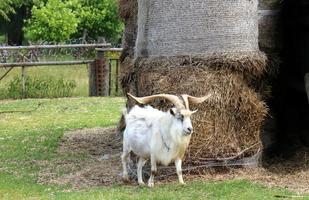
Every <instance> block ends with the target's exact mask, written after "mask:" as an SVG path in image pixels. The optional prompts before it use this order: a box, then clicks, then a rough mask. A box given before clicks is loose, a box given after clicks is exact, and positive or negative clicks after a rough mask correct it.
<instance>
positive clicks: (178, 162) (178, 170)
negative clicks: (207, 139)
mask: <svg viewBox="0 0 309 200" xmlns="http://www.w3.org/2000/svg"><path fill="white" fill-rule="evenodd" d="M181 163H182V160H181V159H179V158H178V159H176V160H175V167H176V172H177V175H178V180H179V183H180V184H185V182H184V181H183V178H182V168H181Z"/></svg>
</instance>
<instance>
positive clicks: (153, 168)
mask: <svg viewBox="0 0 309 200" xmlns="http://www.w3.org/2000/svg"><path fill="white" fill-rule="evenodd" d="M150 163H151V173H150V177H149V180H148V187H153V186H154V176H155V175H156V174H157V161H156V159H155V156H154V155H151V156H150Z"/></svg>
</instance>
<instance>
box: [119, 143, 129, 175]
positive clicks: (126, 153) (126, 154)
mask: <svg viewBox="0 0 309 200" xmlns="http://www.w3.org/2000/svg"><path fill="white" fill-rule="evenodd" d="M129 155H130V152H129V151H128V150H127V149H125V148H124V149H123V153H122V155H121V161H122V167H123V173H122V178H123V180H124V181H128V180H129V176H128V171H127V162H128V159H129Z"/></svg>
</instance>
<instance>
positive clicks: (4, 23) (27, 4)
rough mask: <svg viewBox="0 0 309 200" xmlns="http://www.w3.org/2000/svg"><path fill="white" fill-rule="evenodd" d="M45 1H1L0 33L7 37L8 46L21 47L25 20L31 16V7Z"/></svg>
mask: <svg viewBox="0 0 309 200" xmlns="http://www.w3.org/2000/svg"><path fill="white" fill-rule="evenodd" d="M45 1H46V0H1V1H0V33H4V34H6V35H7V37H8V38H7V40H8V43H9V45H21V44H22V42H23V30H22V29H23V27H24V21H25V19H27V18H29V17H30V15H31V8H32V6H33V5H37V4H40V3H42V2H45Z"/></svg>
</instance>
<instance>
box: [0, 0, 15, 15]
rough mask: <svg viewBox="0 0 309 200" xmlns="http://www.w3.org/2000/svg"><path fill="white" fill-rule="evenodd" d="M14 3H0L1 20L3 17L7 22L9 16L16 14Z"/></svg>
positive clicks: (5, 0)
mask: <svg viewBox="0 0 309 200" xmlns="http://www.w3.org/2000/svg"><path fill="white" fill-rule="evenodd" d="M12 3H13V1H12V0H1V1H0V18H1V17H3V18H4V19H5V20H9V17H8V14H10V13H14V8H13V7H12Z"/></svg>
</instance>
